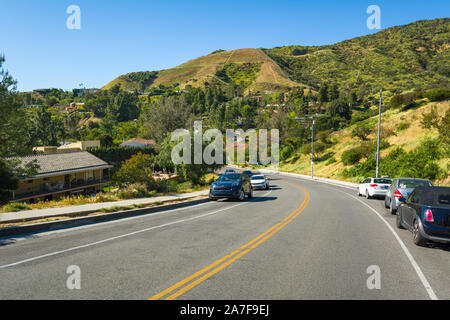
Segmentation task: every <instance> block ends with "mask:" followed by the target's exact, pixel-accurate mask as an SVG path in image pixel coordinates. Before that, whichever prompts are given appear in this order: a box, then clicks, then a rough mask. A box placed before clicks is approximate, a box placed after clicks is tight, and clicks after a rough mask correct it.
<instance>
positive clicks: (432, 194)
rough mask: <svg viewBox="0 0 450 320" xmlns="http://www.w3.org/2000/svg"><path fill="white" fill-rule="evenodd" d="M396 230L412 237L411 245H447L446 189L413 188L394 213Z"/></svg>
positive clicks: (449, 203) (449, 210) (449, 212)
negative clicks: (395, 215) (403, 230)
mask: <svg viewBox="0 0 450 320" xmlns="http://www.w3.org/2000/svg"><path fill="white" fill-rule="evenodd" d="M397 227H398V228H406V229H408V230H409V231H411V232H412V233H413V235H414V243H415V244H417V245H419V246H424V245H426V243H427V242H428V241H435V242H442V243H450V188H448V187H419V188H415V189H414V191H413V192H412V193H411V195H410V196H409V197H408V199H407V200H406V202H405V203H402V204H400V206H399V208H398V210H397Z"/></svg>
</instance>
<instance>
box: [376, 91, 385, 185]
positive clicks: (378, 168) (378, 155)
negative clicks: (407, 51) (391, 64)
mask: <svg viewBox="0 0 450 320" xmlns="http://www.w3.org/2000/svg"><path fill="white" fill-rule="evenodd" d="M382 103H383V89H381V90H380V107H379V110H378V141H377V172H376V177H377V178H379V174H380V133H381V104H382Z"/></svg>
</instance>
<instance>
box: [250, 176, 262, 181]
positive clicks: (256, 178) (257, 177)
mask: <svg viewBox="0 0 450 320" xmlns="http://www.w3.org/2000/svg"><path fill="white" fill-rule="evenodd" d="M252 180H264V176H253V177H252Z"/></svg>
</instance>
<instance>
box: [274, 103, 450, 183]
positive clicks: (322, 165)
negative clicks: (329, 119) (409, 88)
mask: <svg viewBox="0 0 450 320" xmlns="http://www.w3.org/2000/svg"><path fill="white" fill-rule="evenodd" d="M433 106H436V107H437V110H438V113H439V114H440V115H441V116H442V115H444V114H445V112H446V111H447V110H448V109H450V102H449V101H445V102H436V103H427V104H425V105H423V106H421V107H419V108H417V109H410V110H407V111H404V112H400V111H399V110H398V109H391V110H388V111H386V112H384V113H383V114H382V133H381V134H382V138H385V139H386V140H387V141H388V142H389V144H390V147H388V148H386V149H384V150H382V151H381V158H383V157H385V156H386V155H387V154H389V153H390V152H391V151H392V150H394V149H395V148H396V147H402V148H403V149H405V150H406V151H410V150H413V149H415V148H417V147H418V146H419V145H420V142H421V141H423V140H424V139H426V138H436V137H438V135H439V134H438V131H437V130H436V129H424V128H422V127H421V126H420V121H421V118H422V114H423V113H428V112H430V110H431V108H432V107H433ZM365 122H367V123H369V124H370V125H371V126H372V125H373V130H372V132H373V134H371V135H369V136H368V138H369V139H370V140H375V139H376V128H377V123H378V117H377V116H375V117H372V118H369V119H368V120H365ZM401 124H409V127H408V128H407V129H404V130H399V125H401ZM356 125H357V124H355V125H353V126H351V127H348V128H345V129H343V130H340V131H336V132H334V133H332V134H331V136H330V139H331V140H332V141H333V142H334V143H335V144H334V145H333V146H332V147H331V148H329V149H328V150H326V151H325V153H329V152H331V153H333V154H334V155H333V158H334V159H335V160H336V162H334V163H330V162H333V161H330V162H329V161H315V163H314V175H316V176H320V177H325V178H334V179H339V180H349V179H345V177H344V176H343V175H342V171H343V170H344V169H345V168H349V167H350V166H347V167H346V166H345V165H344V164H343V163H342V161H341V156H342V154H343V152H345V151H346V150H349V149H351V148H354V147H355V146H356V145H358V144H359V140H358V138H356V137H352V130H353V129H354V128H355V126H356ZM439 166H440V167H441V168H442V169H443V170H447V171H448V168H449V167H450V159H449V158H444V159H441V160H439ZM280 169H281V170H282V171H289V172H297V173H302V174H311V156H310V155H301V156H300V155H299V154H296V155H294V156H293V157H291V158H290V159H287V161H286V162H285V163H283V164H282V165H281V167H280ZM349 181H355V179H353V180H352V179H350V180H349ZM438 182H439V183H440V184H445V185H450V176H448V175H447V178H445V179H442V180H440V181H438Z"/></svg>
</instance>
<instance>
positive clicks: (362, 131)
mask: <svg viewBox="0 0 450 320" xmlns="http://www.w3.org/2000/svg"><path fill="white" fill-rule="evenodd" d="M371 131H372V129H371V128H370V127H369V126H368V125H360V126H357V127H356V128H355V129H353V131H352V137H358V138H359V139H361V140H362V141H366V140H367V136H368V135H369V134H370V133H371Z"/></svg>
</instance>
